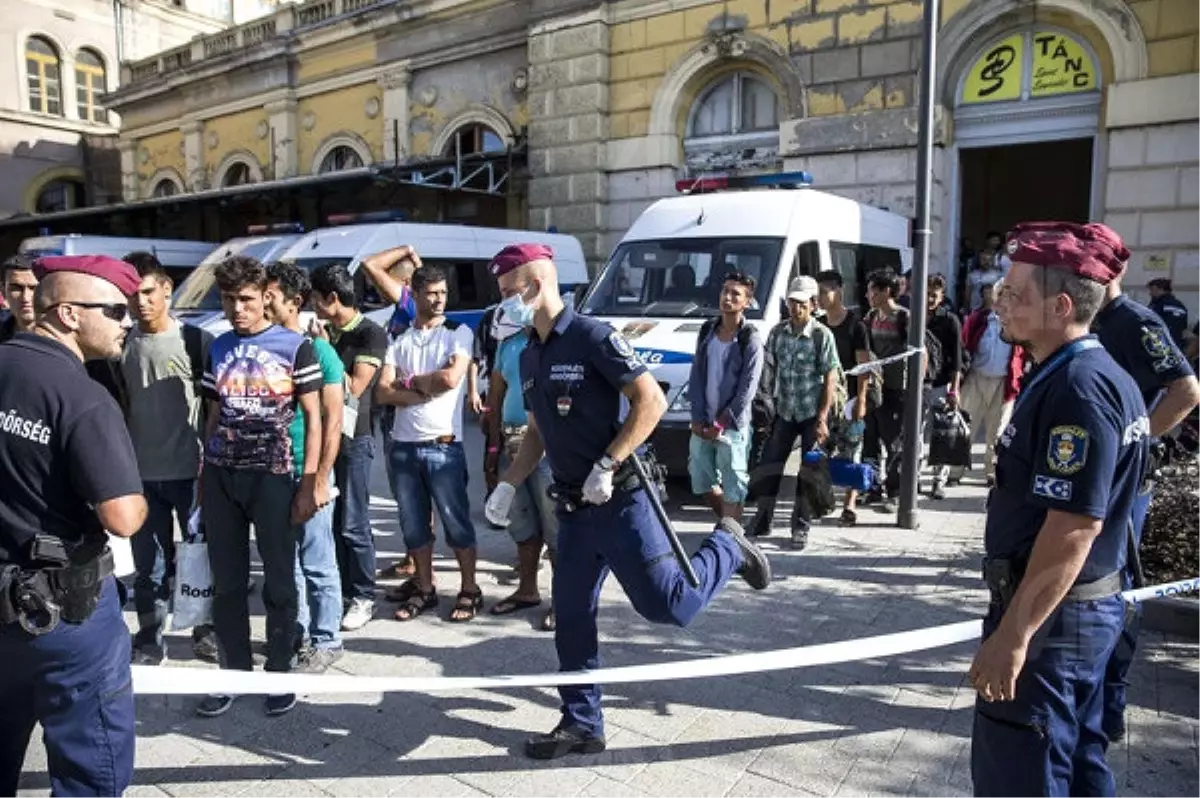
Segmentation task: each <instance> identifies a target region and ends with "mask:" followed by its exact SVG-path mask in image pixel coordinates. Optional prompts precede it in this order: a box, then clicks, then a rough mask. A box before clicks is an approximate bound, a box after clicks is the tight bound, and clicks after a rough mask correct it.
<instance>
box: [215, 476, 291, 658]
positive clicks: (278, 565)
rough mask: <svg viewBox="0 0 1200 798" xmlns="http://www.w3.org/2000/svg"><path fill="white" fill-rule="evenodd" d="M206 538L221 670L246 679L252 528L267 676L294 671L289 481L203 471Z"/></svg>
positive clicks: (283, 478) (248, 655)
mask: <svg viewBox="0 0 1200 798" xmlns="http://www.w3.org/2000/svg"><path fill="white" fill-rule="evenodd" d="M203 484H204V519H205V520H204V530H205V534H206V535H207V536H208V561H209V564H210V565H211V566H212V576H213V587H214V588H215V594H214V596H213V625H214V626H215V627H216V631H217V641H218V643H219V644H220V649H221V667H222V668H225V669H228V670H242V671H248V670H252V669H253V665H254V661H253V658H252V657H251V651H250V606H249V604H248V601H247V600H248V598H249V592H250V591H249V587H248V585H249V582H250V525H251V524H254V536H255V542H256V543H257V544H258V554H259V557H261V558H262V563H263V605H264V606H265V607H266V611H267V664H266V669H267V670H269V671H277V672H281V673H286V672H287V671H289V670H291V667H292V655H293V653H294V649H295V639H296V611H297V606H296V604H297V601H298V599H297V596H296V577H295V572H296V536H297V534H298V533H297V530H296V527H294V526H292V521H291V508H292V496H293V495H294V493H295V489H294V487H293V478H292V476H291V475H290V474H271V473H268V472H266V471H251V470H240V469H233V468H223V467H220V466H212V465H206V466H205V467H204V483H203Z"/></svg>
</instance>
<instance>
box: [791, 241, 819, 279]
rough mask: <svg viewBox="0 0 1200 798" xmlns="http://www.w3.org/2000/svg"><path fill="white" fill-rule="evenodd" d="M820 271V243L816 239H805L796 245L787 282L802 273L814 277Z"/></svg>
mask: <svg viewBox="0 0 1200 798" xmlns="http://www.w3.org/2000/svg"><path fill="white" fill-rule="evenodd" d="M820 271H821V245H820V244H819V243H817V242H816V241H805V242H804V243H803V244H801V245H800V246H798V247H796V257H795V258H794V259H793V260H792V274H791V276H790V277H788V283H789V284H790V283H791V282H792V280H795V279H796V278H797V277H800V276H802V275H808V276H809V277H816V276H817V273H818V272H820ZM785 288H786V286H785Z"/></svg>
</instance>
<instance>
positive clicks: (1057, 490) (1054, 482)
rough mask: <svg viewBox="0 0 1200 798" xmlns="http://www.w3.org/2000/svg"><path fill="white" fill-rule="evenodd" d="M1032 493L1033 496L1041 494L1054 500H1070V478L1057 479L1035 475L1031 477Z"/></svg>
mask: <svg viewBox="0 0 1200 798" xmlns="http://www.w3.org/2000/svg"><path fill="white" fill-rule="evenodd" d="M1033 493H1034V495H1035V496H1043V497H1045V498H1047V499H1054V500H1055V501H1060V502H1067V501H1070V500H1071V480H1069V479H1058V478H1057V477H1043V476H1041V475H1038V476H1035V477H1034V478H1033Z"/></svg>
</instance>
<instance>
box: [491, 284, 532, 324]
mask: <svg viewBox="0 0 1200 798" xmlns="http://www.w3.org/2000/svg"><path fill="white" fill-rule="evenodd" d="M526 290H528V289H526ZM500 309H501V310H503V311H504V317H505V318H506V319H509V320H510V321H512V322H513V323H514V324H519V325H521V326H522V327H528V326H529V325H530V324H533V315H534V313H536V312H537V311H536V309H535V308H534V307H533V305H531V304H529V303H527V302H525V300H524V299H522V298H521V295H520V294H513V295H512V296H510V297H505V298H504V299H503V300H502V301H501V302H500Z"/></svg>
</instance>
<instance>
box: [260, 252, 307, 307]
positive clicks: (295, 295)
mask: <svg viewBox="0 0 1200 798" xmlns="http://www.w3.org/2000/svg"><path fill="white" fill-rule="evenodd" d="M267 282H268V283H278V284H279V290H280V291H282V292H283V297H284V299H288V300H293V299H294V300H296V301H297V303H298V304H299V305H300V307H304V305H305V303H307V302H308V296H309V294H311V293H312V283H311V282H309V279H308V274H307V273H306V272H305V271H304V269H301V268H300V267H299V266H296V265H295V264H293V263H279V262H275V263H272V264H270V265H269V266H267Z"/></svg>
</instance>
